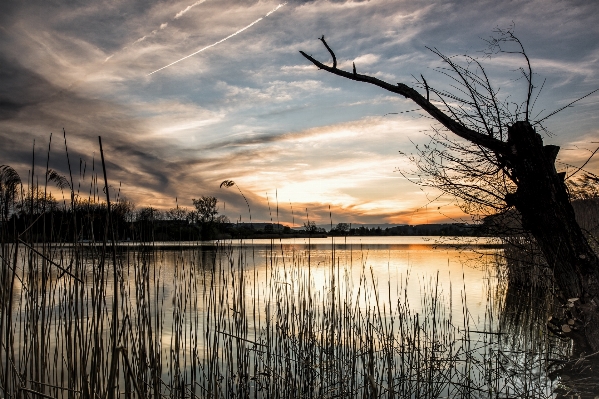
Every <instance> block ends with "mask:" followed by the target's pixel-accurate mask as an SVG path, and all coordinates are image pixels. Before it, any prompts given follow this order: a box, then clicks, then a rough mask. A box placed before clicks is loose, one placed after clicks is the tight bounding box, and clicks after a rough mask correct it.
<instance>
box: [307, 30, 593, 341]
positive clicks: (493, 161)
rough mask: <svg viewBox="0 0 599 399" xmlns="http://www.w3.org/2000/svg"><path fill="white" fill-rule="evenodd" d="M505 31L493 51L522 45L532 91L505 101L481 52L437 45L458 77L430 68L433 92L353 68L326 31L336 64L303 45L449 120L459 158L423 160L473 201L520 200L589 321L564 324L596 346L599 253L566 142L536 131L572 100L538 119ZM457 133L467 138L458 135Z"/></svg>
mask: <svg viewBox="0 0 599 399" xmlns="http://www.w3.org/2000/svg"><path fill="white" fill-rule="evenodd" d="M497 33H498V35H497V37H495V38H491V39H490V40H489V41H488V43H489V54H490V53H493V52H495V53H497V52H504V53H517V54H520V55H521V56H522V57H523V58H524V60H525V66H524V67H522V68H521V69H520V72H521V74H522V77H523V81H524V82H525V85H526V92H527V94H526V97H525V99H524V101H522V102H521V103H514V102H505V101H504V102H502V101H500V100H499V99H498V95H497V91H496V90H494V88H493V86H492V85H491V83H490V80H489V79H488V77H487V74H486V72H485V70H484V68H483V67H482V65H481V64H480V62H479V61H478V60H476V59H474V58H471V57H467V63H466V66H461V65H458V64H457V63H456V62H455V61H454V60H453V58H451V57H447V56H445V55H443V54H442V53H441V52H439V51H438V50H437V49H430V50H431V51H432V52H433V53H435V54H437V55H438V56H439V57H441V59H442V60H443V62H444V65H445V68H444V69H442V70H441V72H443V73H445V74H446V75H447V76H449V77H450V78H451V79H452V80H453V82H452V83H453V87H454V88H455V90H456V92H455V93H451V92H447V91H443V90H435V89H434V88H432V87H431V86H429V84H428V82H427V81H426V80H425V79H424V77H422V76H421V81H419V82H418V85H419V86H420V87H421V88H422V89H424V91H425V95H422V94H420V93H419V92H418V91H417V90H415V89H414V88H412V87H409V86H408V85H406V84H404V83H397V84H391V83H388V82H385V81H382V80H380V79H377V78H375V77H372V76H368V75H363V74H359V73H357V70H356V66H355V64H354V66H353V71H351V72H349V71H344V70H341V69H338V68H337V58H336V56H335V53H334V52H333V50H332V49H331V48H330V47H329V45H328V44H327V42H326V41H325V39H324V36H323V37H322V38H320V40H321V41H322V43H323V45H324V46H325V47H326V49H327V50H328V52H329V54H330V55H331V57H332V59H333V65H332V66H328V65H325V64H323V63H322V62H320V61H318V60H316V59H315V58H313V57H312V56H310V55H308V54H306V53H305V52H303V51H300V53H301V54H302V55H303V56H304V57H306V58H307V59H308V60H310V61H311V62H312V63H313V64H314V65H316V66H317V67H318V68H320V69H322V70H325V71H327V72H330V73H332V74H335V75H338V76H341V77H344V78H347V79H351V80H355V81H358V82H365V83H370V84H373V85H376V86H378V87H381V88H383V89H385V90H387V91H390V92H392V93H396V94H399V95H401V96H404V97H405V98H407V99H410V100H412V101H413V102H415V103H416V104H417V105H418V106H419V107H420V108H421V109H422V110H423V111H425V112H426V113H428V114H429V115H430V116H431V117H432V118H433V119H435V120H436V121H437V122H439V123H440V124H441V125H442V127H440V128H436V130H435V131H436V135H435V139H436V141H437V144H438V143H445V144H446V145H447V146H448V148H450V149H451V150H454V151H453V152H452V154H453V155H452V156H453V158H452V159H451V162H449V163H445V164H444V163H443V162H441V161H440V159H441V158H439V157H438V156H439V155H440V156H441V157H442V156H448V155H447V154H449V153H450V152H441V151H439V149H438V148H434V147H435V146H433V147H432V150H429V151H428V152H427V151H425V152H424V154H425V155H427V154H428V155H429V159H427V158H426V157H424V160H423V162H424V163H423V164H422V165H421V167H422V168H423V170H424V171H425V172H429V173H430V174H432V176H433V182H434V183H435V184H433V185H436V186H437V187H438V188H440V189H441V190H443V191H445V192H449V193H451V194H453V195H456V196H457V197H459V198H462V199H464V200H466V202H467V203H468V204H476V205H477V206H483V207H490V208H495V209H497V210H501V209H508V208H512V207H513V208H515V209H516V210H517V211H518V212H519V214H520V217H521V220H522V226H523V227H524V229H526V230H527V231H529V232H530V234H531V235H532V236H533V237H534V239H535V240H536V243H537V245H538V246H539V248H540V249H541V251H542V253H543V255H544V257H545V258H546V261H547V264H548V265H550V267H552V269H553V273H554V277H555V282H556V284H557V286H558V288H559V289H560V293H561V297H562V301H563V302H564V304H567V303H569V304H572V306H570V307H569V309H570V310H569V314H568V317H569V318H571V319H578V320H581V321H582V322H581V323H580V326H579V327H578V329H576V330H574V329H570V328H567V329H566V328H564V330H568V332H567V335H568V336H570V337H571V338H573V339H574V341H575V342H576V343H577V344H578V348H580V350H587V351H588V350H592V351H593V352H596V351H599V259H598V257H597V255H596V254H595V252H594V251H593V250H592V248H591V247H590V245H589V243H588V241H587V239H586V238H585V236H584V234H583V232H582V230H581V229H580V227H579V225H578V224H577V223H576V219H575V216H574V210H573V208H572V205H571V204H570V201H569V197H568V192H567V189H566V185H565V183H564V175H563V174H559V173H558V172H557V170H556V168H555V160H556V157H557V154H558V152H559V147H558V146H555V145H544V144H543V138H542V137H541V135H540V134H539V133H537V131H536V129H537V128H538V129H541V130H543V129H545V128H544V126H543V125H542V122H543V121H544V120H545V119H547V118H548V117H550V116H552V115H554V114H555V113H557V112H559V111H560V110H562V109H565V108H566V107H567V106H566V107H562V108H560V109H558V110H557V111H555V112H553V113H550V114H549V115H547V116H545V117H544V118H541V119H538V120H536V121H532V120H531V109H532V106H533V105H534V99H533V90H534V86H533V82H532V80H533V79H532V77H533V74H532V68H531V65H530V60H529V58H528V56H527V55H526V53H525V51H524V47H523V46H522V43H521V42H520V40H518V39H517V38H516V37H515V36H514V35H513V33H512V31H511V30H498V31H497ZM506 46H512V47H511V48H506ZM590 94H591V93H590ZM590 94H589V95H590ZM431 95H433V96H434V97H435V99H436V100H435V101H433V100H432V99H431ZM585 97H586V96H585ZM578 100H580V99H578ZM578 100H576V101H578ZM571 104H572V103H570V104H569V105H571ZM440 107H441V108H443V109H444V110H442V109H441V108H440ZM451 134H452V135H454V137H455V136H457V137H458V138H459V139H462V140H464V141H465V143H464V141H462V140H459V139H458V140H454V139H453V138H451V137H450V135H451ZM452 147H453V148H452ZM436 156H437V158H435V157H436ZM435 179H436V180H435ZM566 326H567V325H566Z"/></svg>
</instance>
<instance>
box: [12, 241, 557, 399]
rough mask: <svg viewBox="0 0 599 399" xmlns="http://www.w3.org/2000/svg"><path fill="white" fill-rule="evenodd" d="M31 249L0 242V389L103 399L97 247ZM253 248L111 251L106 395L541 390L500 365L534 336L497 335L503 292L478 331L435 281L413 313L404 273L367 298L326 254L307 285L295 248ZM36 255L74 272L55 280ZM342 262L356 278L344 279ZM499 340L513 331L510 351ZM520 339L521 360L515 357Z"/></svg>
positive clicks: (105, 296)
mask: <svg viewBox="0 0 599 399" xmlns="http://www.w3.org/2000/svg"><path fill="white" fill-rule="evenodd" d="M42 247H43V251H44V252H43V254H44V256H41V255H40V254H39V253H37V252H33V251H31V250H30V249H29V248H28V247H23V246H19V247H18V248H17V247H16V246H15V245H12V246H11V245H8V244H7V245H5V246H4V248H3V250H4V251H5V252H3V257H4V254H7V255H9V256H8V258H4V259H13V262H12V265H11V268H10V270H15V271H17V273H15V274H14V276H13V277H12V278H13V284H10V286H12V287H14V292H13V295H12V298H13V304H12V306H11V305H10V304H8V303H4V304H3V306H4V307H3V313H2V318H3V320H2V322H3V324H2V325H3V326H4V331H3V332H2V334H3V337H4V338H3V341H2V342H3V345H4V348H3V352H2V365H1V366H0V367H1V372H2V381H4V382H3V392H4V393H5V394H6V396H5V397H9V396H10V397H12V396H14V395H16V394H17V393H18V392H23V393H25V392H29V393H31V392H39V393H42V394H44V395H48V396H50V397H55V398H58V397H64V398H75V397H90V398H91V397H104V395H105V394H106V393H108V391H109V390H110V389H111V387H110V386H109V384H108V381H109V380H110V366H111V358H112V356H111V349H112V342H113V341H111V340H112V339H114V338H115V337H113V336H112V334H111V329H112V326H113V324H112V323H113V320H114V318H113V313H112V305H113V302H112V298H113V291H112V287H113V281H112V279H111V278H110V277H111V276H112V268H113V264H112V262H111V259H110V256H106V251H104V250H102V247H101V246H93V245H87V246H82V245H65V244H49V243H46V244H44V245H43V246H42ZM37 248H39V246H38V247H37ZM38 252H40V253H41V250H38ZM253 255H254V254H253V248H243V247H242V248H240V249H239V248H237V249H235V248H233V247H230V246H227V245H221V246H218V247H216V248H208V249H207V248H204V247H201V246H198V247H191V248H190V249H185V250H180V251H160V250H153V249H152V248H151V247H139V248H136V249H135V250H130V251H129V252H120V253H118V257H117V264H118V265H117V270H118V273H119V276H118V284H117V286H118V289H119V296H120V298H121V300H120V301H119V309H118V312H119V318H120V324H119V331H118V337H116V342H117V349H118V350H117V355H118V357H117V370H116V372H117V375H118V379H117V380H116V384H117V387H116V388H117V389H118V391H119V392H121V393H125V394H126V396H130V397H155V398H159V397H162V396H167V397H192V396H198V397H223V398H227V397H319V398H320V397H328V398H329V397H330V398H332V397H396V398H403V397H418V398H420V397H423V398H424V397H426V398H428V397H438V396H440V395H441V396H449V397H472V396H474V397H476V396H485V397H486V396H487V395H488V394H489V393H493V394H494V395H495V394H498V393H504V394H505V393H507V392H508V391H509V392H511V393H514V394H516V393H517V392H520V393H523V392H535V394H534V395H531V396H529V397H533V396H534V397H539V396H542V395H541V394H545V393H547V392H548V391H547V387H548V386H549V385H550V384H549V383H548V381H547V379H546V378H545V377H544V373H542V372H539V373H536V374H534V375H533V374H532V373H531V372H529V373H528V374H529V375H527V376H526V378H528V380H527V381H526V383H521V382H520V381H521V380H522V376H521V375H518V374H516V373H515V371H516V370H520V371H526V372H528V371H529V370H530V369H531V367H532V364H533V363H535V362H536V363H535V367H538V366H540V365H542V364H541V363H542V361H541V360H542V359H541V358H542V356H540V355H539V354H541V353H544V352H543V351H545V349H546V346H547V340H545V341H543V342H544V344H543V345H545V346H543V345H541V344H539V343H537V344H535V345H536V346H531V345H528V346H523V342H525V341H526V340H527V339H528V338H525V337H533V336H534V334H538V331H539V330H537V329H536V327H535V326H534V325H533V326H532V327H531V328H530V330H527V331H522V330H518V331H515V330H514V331H510V328H512V327H510V328H508V327H507V326H509V325H514V326H515V325H521V324H522V320H520V321H518V322H515V323H512V324H510V322H509V320H507V319H506V320H504V319H502V320H501V322H500V323H499V324H497V323H495V322H493V320H494V318H496V317H497V315H496V314H495V315H493V312H496V311H497V310H498V309H499V310H500V311H502V312H504V313H503V317H504V318H505V317H509V316H507V315H508V314H509V312H510V311H513V310H514V309H515V307H514V304H522V302H521V301H520V302H519V301H518V300H516V299H511V297H510V296H509V295H508V296H507V297H505V300H504V302H501V301H502V299H501V298H504V296H502V294H501V293H500V295H499V296H498V297H497V298H499V299H497V298H495V297H490V298H489V301H490V302H493V301H497V302H498V304H496V306H495V307H493V306H491V305H489V312H488V315H487V317H488V321H487V322H485V323H484V324H485V326H487V327H488V330H485V331H471V330H472V326H471V318H472V316H471V315H469V313H468V310H467V309H466V308H464V310H463V313H464V318H463V319H462V320H457V319H455V318H454V315H453V314H452V313H451V311H450V309H451V305H450V306H449V307H447V303H446V301H447V299H448V297H447V294H443V293H441V292H439V291H438V283H437V280H436V278H431V279H428V280H426V281H425V282H423V283H422V284H423V286H422V293H423V294H422V298H421V304H419V306H418V309H419V311H415V310H414V307H413V306H411V305H410V303H409V302H408V297H407V294H405V293H406V292H407V284H409V282H408V279H407V278H406V280H404V281H399V282H397V284H398V287H397V290H398V292H400V293H404V294H403V295H400V299H399V300H397V301H392V300H391V299H390V298H383V297H381V296H380V295H381V294H380V291H379V289H378V284H380V283H381V282H378V281H377V280H376V278H375V276H374V275H372V274H371V272H370V270H369V269H368V268H367V267H366V266H367V265H366V264H363V265H362V267H359V268H358V269H357V270H353V271H352V270H351V268H348V267H347V265H343V264H340V262H339V260H338V259H337V261H335V260H334V257H333V256H332V257H331V261H330V264H329V265H325V266H323V265H322V264H321V265H319V266H318V268H320V270H319V273H320V274H323V273H324V276H325V277H324V278H325V281H324V283H323V284H324V288H322V289H321V288H319V287H317V285H316V283H315V280H314V273H315V272H316V266H315V265H314V264H308V259H309V258H308V257H307V256H306V255H305V254H304V253H302V252H291V253H290V252H287V251H286V250H285V249H283V248H282V247H280V248H279V249H277V245H276V243H274V242H273V245H272V246H271V250H270V252H269V254H268V256H267V257H266V258H265V261H264V264H263V265H256V264H255V262H254V259H253ZM11 256H12V258H11ZM49 260H52V262H54V263H57V264H59V265H61V267H63V268H65V269H68V270H69V271H70V273H72V274H73V275H74V276H76V277H77V279H80V280H82V281H83V283H80V282H79V281H78V280H77V279H75V278H72V277H69V276H68V275H64V274H63V275H62V277H61V272H60V271H59V270H56V269H54V268H52V267H51V264H50V263H49ZM166 264H172V265H174V267H173V268H172V269H171V268H166V267H165V265H166ZM352 272H358V273H359V278H358V281H359V283H358V284H353V283H352V281H353V280H352V279H350V273H352ZM167 273H170V274H167ZM4 275H6V273H4ZM9 275H10V274H9ZM437 278H438V277H437ZM19 279H21V280H22V283H19ZM383 284H385V285H388V286H390V285H391V284H393V282H384V283H383ZM491 291H492V290H489V292H491ZM464 295H466V294H465V293H463V294H462V299H463V302H464V306H465V297H464ZM449 298H451V295H449ZM494 298H495V299H494ZM514 298H515V297H514ZM531 301H532V299H531ZM43 303H45V304H46V305H45V312H42V311H41V310H42V308H41V306H42V304H43ZM531 304H532V302H531ZM528 308H529V307H527V306H524V307H523V309H522V310H523V311H526V309H528ZM10 309H13V313H11V311H10ZM42 315H45V316H44V317H45V318H43V317H42ZM533 324H534V323H533ZM505 334H507V335H505ZM505 336H509V337H512V339H515V338H514V337H520V338H519V339H520V341H518V345H517V346H514V345H513V343H512V344H510V345H511V346H510V345H508V343H507V341H506V340H505V339H503V337H505ZM526 342H529V343H530V342H531V340H528V341H526ZM42 348H44V350H42ZM509 348H512V349H509ZM531 348H533V349H535V354H536V355H534V356H533V355H532V354H531V356H528V355H527V353H532V352H530V349H531ZM510 350H511V352H509V351H510ZM515 353H517V354H515ZM520 358H521V359H520ZM526 367H529V368H528V369H527V368H526ZM527 384H528V385H527ZM535 395H536V396H535ZM500 397H503V396H500Z"/></svg>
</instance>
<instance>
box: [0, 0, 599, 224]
mask: <svg viewBox="0 0 599 399" xmlns="http://www.w3.org/2000/svg"><path fill="white" fill-rule="evenodd" d="M597 21H599V5H598V4H595V2H587V1H557V0H547V1H539V0H533V1H530V0H526V1H524V0H522V1H520V0H514V1H430V2H427V1H398V0H371V1H319V0H316V1H299V0H290V1H288V2H286V3H280V2H278V1H249V0H248V1H228V0H197V1H194V0H185V1H154V0H150V1H147V0H143V1H142V0H105V1H104V0H98V1H94V2H88V1H74V0H73V1H59V0H54V1H52V0H43V1H42V0H32V1H27V2H22V1H16V0H9V1H3V2H0V142H1V143H2V144H1V146H0V164H6V165H10V166H12V167H13V168H15V169H16V170H17V172H18V173H19V174H20V175H21V177H22V179H23V180H24V181H27V176H29V174H30V171H31V170H32V167H33V170H34V176H36V177H35V179H36V181H38V182H40V181H41V182H43V179H44V176H43V174H44V171H45V169H46V165H47V164H48V165H49V167H50V168H51V169H54V170H56V171H58V172H59V173H61V174H63V175H65V176H69V163H70V168H71V169H70V170H71V172H70V173H71V174H72V175H73V180H74V186H75V187H76V191H77V193H78V195H80V196H81V197H82V198H87V197H88V196H90V191H91V190H92V179H91V176H93V175H94V174H98V176H99V179H101V178H102V174H101V163H100V152H99V144H98V136H101V137H102V144H103V149H104V156H105V160H106V168H107V175H108V180H109V185H110V187H111V193H113V194H115V195H116V193H117V191H118V195H119V197H120V198H127V199H129V200H131V201H133V202H134V203H135V204H136V206H137V208H141V207H143V206H152V207H155V208H159V209H169V208H172V207H175V206H176V205H178V206H180V207H187V208H191V207H192V199H193V198H199V197H200V196H202V195H213V196H216V197H217V198H218V199H219V210H220V213H222V214H225V215H227V216H228V217H229V218H230V219H231V220H232V221H242V222H248V221H249V220H250V216H251V219H252V220H253V221H270V220H272V221H274V222H277V221H278V222H281V223H285V224H292V223H294V224H295V225H301V224H302V223H304V222H305V221H306V220H311V221H316V222H317V223H320V224H328V223H332V224H336V223H339V222H351V223H381V224H382V223H391V224H403V223H409V224H420V223H437V222H455V221H463V222H468V221H470V220H471V218H470V216H469V215H465V214H464V213H462V212H461V210H460V208H459V207H458V206H457V205H456V200H455V199H454V198H451V197H449V196H446V195H442V196H439V194H440V193H439V192H438V191H436V190H435V189H434V188H427V187H421V186H419V185H417V184H414V183H413V182H411V181H409V180H408V179H406V178H405V175H406V173H407V172H408V171H411V170H413V168H414V165H413V164H411V163H410V160H409V154H411V153H414V152H415V145H418V144H424V143H426V142H427V141H428V140H429V138H428V136H427V132H428V133H430V132H431V129H432V128H433V125H434V122H433V121H432V120H431V119H429V118H426V117H425V116H424V114H423V113H422V112H420V111H418V110H415V108H416V107H415V105H414V104H413V103H411V102H410V101H409V100H406V99H404V98H403V97H400V96H397V95H394V94H393V93H389V92H385V91H383V90H382V89H380V88H377V87H374V86H369V85H367V84H364V83H358V82H354V81H349V80H346V79H343V78H341V77H338V76H333V75H330V74H328V73H327V72H325V71H320V70H318V69H317V68H316V67H315V66H313V65H312V64H310V63H309V62H308V61H307V60H306V59H305V58H304V57H302V55H301V54H300V53H299V51H300V50H303V51H304V52H306V53H308V54H311V55H312V56H314V57H316V58H317V59H319V60H322V61H323V62H328V63H329V65H330V63H331V57H330V56H329V54H328V52H327V51H326V49H325V48H324V47H323V45H322V43H321V42H320V41H319V40H317V39H318V38H319V37H321V36H323V35H324V37H325V38H326V40H327V42H328V44H329V45H330V46H331V47H332V48H333V50H334V51H335V54H336V56H337V59H338V67H339V68H344V69H346V70H351V68H352V62H353V63H355V65H356V68H357V70H358V72H359V73H364V74H370V75H372V76H375V77H377V78H379V79H382V80H385V81H388V82H391V83H396V82H401V83H405V84H408V85H410V86H415V85H416V78H415V77H419V76H420V75H421V74H422V75H423V76H424V77H425V78H426V79H427V82H428V84H429V85H431V86H435V87H447V88H448V89H449V90H452V87H451V82H449V81H448V79H447V77H446V76H445V75H443V73H441V72H442V70H440V69H439V68H442V67H443V63H442V61H441V59H440V58H439V57H438V56H437V55H435V54H434V53H433V52H432V51H430V50H429V49H427V47H428V48H436V49H438V50H439V51H440V52H441V53H443V54H445V55H448V56H458V57H457V58H455V60H457V61H460V62H462V61H463V60H464V58H463V57H462V56H463V55H469V56H472V57H477V58H480V61H481V63H482V64H483V65H484V67H485V69H486V71H487V73H488V75H489V78H490V80H491V82H492V84H493V86H494V87H495V88H496V89H498V90H499V93H500V95H501V96H504V97H503V98H509V99H513V101H522V99H524V98H525V95H526V85H523V84H522V79H521V78H520V75H519V72H518V68H519V67H520V66H522V65H524V64H523V62H522V61H523V60H522V58H521V57H517V56H516V55H512V54H504V55H496V56H493V57H491V58H490V59H489V58H485V57H484V52H483V50H485V48H487V43H486V42H485V39H488V38H489V37H491V36H492V35H493V34H494V33H493V32H494V30H496V29H497V28H502V29H506V28H509V27H512V28H513V31H514V33H515V35H516V36H517V37H518V38H519V39H520V40H521V42H522V43H523V45H524V47H525V49H526V52H527V54H528V56H529V58H530V61H531V65H532V68H533V72H534V76H533V83H534V84H535V85H536V86H537V87H539V86H540V85H541V83H543V82H544V86H543V90H542V92H541V94H540V95H539V97H538V100H537V102H536V104H535V114H537V113H538V112H541V114H540V115H541V116H542V115H546V114H548V113H550V112H551V111H553V110H555V109H558V108H560V107H563V106H565V105H567V104H568V103H570V102H571V101H573V100H576V99H577V98H579V97H582V96H584V95H585V94H587V93H589V92H590V91H592V90H594V89H596V88H599V24H597ZM460 57H461V58H460ZM598 111H599V93H597V94H595V95H593V96H589V97H587V98H585V99H583V100H581V101H579V102H577V103H576V104H575V105H574V106H572V107H569V108H567V109H565V110H564V111H562V112H560V113H559V114H557V115H555V116H553V117H552V118H549V119H547V120H546V121H545V122H546V127H547V128H548V130H549V132H550V133H544V140H545V142H546V143H547V144H555V145H559V146H561V148H562V150H561V152H560V154H559V156H558V163H557V167H558V169H559V170H569V171H573V170H575V168H576V167H578V166H581V165H582V164H583V163H584V162H585V161H586V160H587V158H588V157H589V155H590V154H591V152H592V151H594V150H595V148H597V146H599V127H598V126H599V112H598ZM63 129H64V132H65V133H66V144H67V147H68V157H67V155H66V153H67V152H66V150H65V140H64V136H63ZM51 134H52V136H51V137H52V139H51V143H50V135H51ZM49 148H50V152H48V149H49ZM48 154H49V159H48ZM402 154H408V156H406V155H402ZM585 169H587V170H589V171H591V172H593V173H599V161H598V160H597V158H593V159H592V160H591V161H590V162H589V163H588V164H587V165H586V166H585ZM401 172H404V173H401ZM224 180H233V181H234V182H235V186H233V187H229V188H225V187H223V188H220V184H221V182H222V181H224ZM54 190H55V194H54V195H55V196H56V197H59V198H62V194H61V193H60V191H58V189H56V188H55V189H54ZM96 192H98V191H97V190H96ZM242 194H243V195H242ZM91 195H92V196H93V194H91ZM244 197H245V199H247V203H246V201H245V199H244ZM248 205H249V211H248Z"/></svg>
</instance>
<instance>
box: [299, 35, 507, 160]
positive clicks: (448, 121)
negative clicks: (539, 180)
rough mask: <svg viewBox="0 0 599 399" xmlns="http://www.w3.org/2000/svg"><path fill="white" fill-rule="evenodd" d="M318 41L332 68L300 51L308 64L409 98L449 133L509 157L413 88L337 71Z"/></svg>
mask: <svg viewBox="0 0 599 399" xmlns="http://www.w3.org/2000/svg"><path fill="white" fill-rule="evenodd" d="M320 41H322V43H323V44H324V46H325V47H326V49H327V50H328V51H329V53H330V54H331V56H332V57H333V66H332V67H330V66H328V65H325V64H323V63H322V62H320V61H318V60H316V59H315V58H313V57H312V56H309V55H308V54H306V53H304V52H303V51H300V53H301V54H302V55H303V56H304V57H306V58H307V59H308V60H310V62H312V63H313V64H314V65H316V66H317V67H318V68H320V69H324V70H325V71H327V72H330V73H332V74H335V75H338V76H342V77H344V78H347V79H351V80H355V81H358V82H366V83H370V84H373V85H375V86H378V87H381V88H383V89H385V90H387V91H390V92H392V93H396V94H399V95H402V96H404V97H406V98H409V99H410V100H412V101H414V102H415V103H416V104H418V106H420V108H422V109H423V110H424V111H426V112H427V113H428V114H429V115H430V116H432V117H433V118H434V119H436V120H437V121H439V122H440V123H441V124H442V125H443V126H445V127H446V128H447V129H448V130H449V131H451V132H452V133H454V134H455V135H457V136H459V137H461V138H463V139H465V140H468V141H470V142H472V143H474V144H477V145H479V146H482V147H485V148H488V149H489V150H491V151H494V152H495V153H498V154H502V155H505V156H508V155H509V151H508V144H507V143H505V142H503V141H501V140H497V139H495V138H493V137H490V136H488V135H483V134H481V133H479V132H476V131H474V130H472V129H469V128H468V127H466V126H464V125H463V124H461V123H459V122H457V121H455V120H454V119H452V118H451V117H449V116H448V115H446V114H445V113H444V112H443V111H441V110H440V109H439V108H437V107H436V106H435V105H434V104H433V103H431V102H430V101H429V99H428V98H424V97H423V96H422V95H421V94H420V93H418V92H417V91H416V90H414V89H413V88H411V87H409V86H407V85H406V84H404V83H398V84H397V85H392V84H390V83H387V82H385V81H383V80H380V79H377V78H375V77H372V76H368V75H362V74H359V73H356V71H355V67H354V70H353V71H352V72H347V71H343V70H341V69H338V68H337V57H335V53H334V52H333V50H332V49H331V48H330V47H329V45H328V44H327V42H326V41H325V40H324V36H323V37H321V38H320ZM427 86H428V85H427ZM427 97H428V96H427Z"/></svg>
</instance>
